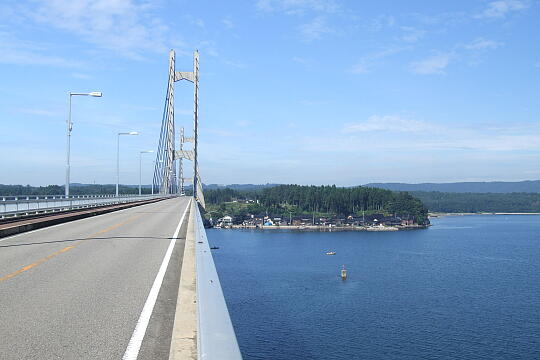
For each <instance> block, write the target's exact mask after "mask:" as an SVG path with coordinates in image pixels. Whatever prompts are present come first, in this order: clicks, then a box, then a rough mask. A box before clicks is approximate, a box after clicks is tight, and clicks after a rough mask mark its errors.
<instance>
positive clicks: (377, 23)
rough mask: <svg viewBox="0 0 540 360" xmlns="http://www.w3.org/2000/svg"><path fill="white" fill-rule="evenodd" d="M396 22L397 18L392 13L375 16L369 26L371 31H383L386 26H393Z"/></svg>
mask: <svg viewBox="0 0 540 360" xmlns="http://www.w3.org/2000/svg"><path fill="white" fill-rule="evenodd" d="M395 24H396V19H395V18H394V17H393V16H391V15H379V16H377V17H375V18H374V19H373V20H371V22H370V23H369V24H368V25H367V28H368V29H369V30H370V31H381V30H382V29H384V28H387V27H389V28H390V27H393V26H394V25H395Z"/></svg>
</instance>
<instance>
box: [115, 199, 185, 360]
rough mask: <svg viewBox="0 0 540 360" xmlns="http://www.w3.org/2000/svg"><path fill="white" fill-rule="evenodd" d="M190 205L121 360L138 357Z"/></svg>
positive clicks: (134, 359)
mask: <svg viewBox="0 0 540 360" xmlns="http://www.w3.org/2000/svg"><path fill="white" fill-rule="evenodd" d="M190 205H191V199H190V200H189V201H188V204H187V206H186V210H185V211H184V214H183V215H182V218H181V219H180V222H179V223H178V226H177V227H176V231H175V232H174V235H173V237H172V239H171V243H170V244H169V248H168V249H167V252H166V253H165V257H164V258H163V262H162V263H161V267H160V268H159V271H158V273H157V275H156V279H155V280H154V284H153V285H152V288H151V289H150V293H149V294H148V297H147V298H146V302H145V303H144V306H143V309H142V312H141V315H140V316H139V320H138V321H137V325H136V326H135V330H134V331H133V335H131V339H130V340H129V344H128V346H127V348H126V352H125V353H124V356H123V357H122V359H123V360H136V359H137V357H138V356H139V350H140V349H141V344H142V341H143V339H144V335H145V334H146V328H147V327H148V323H149V322H150V316H152V312H153V311H154V306H155V305H156V300H157V297H158V294H159V289H160V288H161V284H162V283H163V278H164V277H165V272H166V271H167V267H168V265H169V260H170V259H171V255H172V251H173V249H174V245H175V244H176V239H177V238H178V233H179V232H180V228H181V227H182V223H183V222H184V218H185V216H186V213H187V211H188V209H189V206H190Z"/></svg>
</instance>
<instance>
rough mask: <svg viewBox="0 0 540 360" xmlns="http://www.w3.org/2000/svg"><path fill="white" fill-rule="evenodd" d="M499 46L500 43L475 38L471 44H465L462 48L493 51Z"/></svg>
mask: <svg viewBox="0 0 540 360" xmlns="http://www.w3.org/2000/svg"><path fill="white" fill-rule="evenodd" d="M500 45H501V44H500V43H498V42H496V41H493V40H486V39H484V38H477V39H476V40H474V41H473V42H471V43H469V44H466V45H464V46H463V47H464V48H465V49H467V50H494V49H497V48H498V47H499V46H500Z"/></svg>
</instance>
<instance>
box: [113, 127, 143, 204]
mask: <svg viewBox="0 0 540 360" xmlns="http://www.w3.org/2000/svg"><path fill="white" fill-rule="evenodd" d="M121 135H139V133H138V132H137V131H130V132H119V133H118V137H117V141H116V197H118V184H120V136H121Z"/></svg>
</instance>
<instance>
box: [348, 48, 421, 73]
mask: <svg viewBox="0 0 540 360" xmlns="http://www.w3.org/2000/svg"><path fill="white" fill-rule="evenodd" d="M409 49H411V47H410V46H395V47H388V48H386V49H383V50H381V51H377V52H374V53H371V54H368V55H366V56H364V57H362V58H361V59H360V61H358V62H357V63H356V64H355V65H353V66H352V68H351V69H350V72H351V73H353V74H367V73H369V72H371V69H372V68H373V67H374V66H375V64H376V63H380V60H381V59H384V58H386V57H389V56H392V55H395V54H398V53H400V52H403V51H406V50H409Z"/></svg>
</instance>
